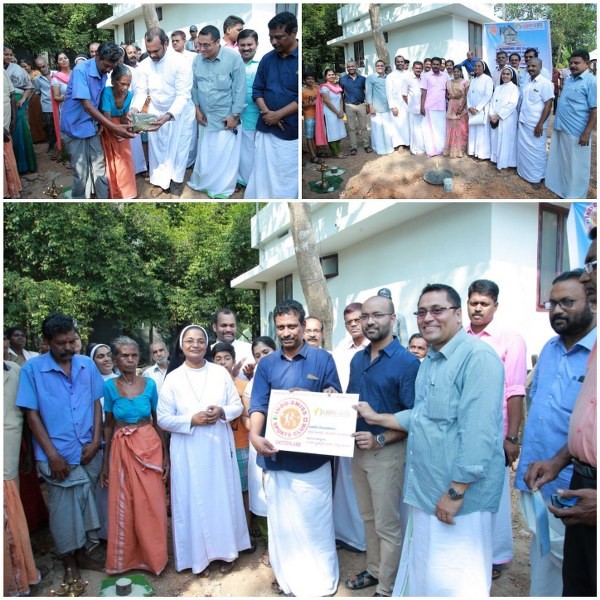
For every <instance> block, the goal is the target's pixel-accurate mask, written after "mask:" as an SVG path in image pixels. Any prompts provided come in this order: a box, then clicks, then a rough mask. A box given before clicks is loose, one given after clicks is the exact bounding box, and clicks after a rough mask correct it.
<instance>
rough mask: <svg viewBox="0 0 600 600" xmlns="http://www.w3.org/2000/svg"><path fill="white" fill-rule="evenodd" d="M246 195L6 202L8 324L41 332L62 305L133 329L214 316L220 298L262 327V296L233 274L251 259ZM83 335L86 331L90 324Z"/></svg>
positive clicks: (81, 316) (86, 318)
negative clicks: (238, 198)
mask: <svg viewBox="0 0 600 600" xmlns="http://www.w3.org/2000/svg"><path fill="white" fill-rule="evenodd" d="M253 213H254V204H249V203H236V204H226V203H220V204H216V203H180V204H170V203H169V204H167V203H163V204H156V205H153V204H145V203H144V204H139V203H123V204H116V203H65V204H55V203H6V204H5V206H4V246H5V247H4V259H5V260H4V265H5V267H4V282H5V289H4V311H5V324H6V325H7V326H8V325H12V324H19V325H22V326H24V327H26V328H27V329H28V330H29V331H30V332H31V331H34V332H37V331H39V329H40V325H41V322H42V320H43V319H44V317H45V316H46V315H47V314H48V313H49V312H50V311H52V310H62V311H64V312H67V313H69V314H71V315H73V316H75V317H76V318H77V319H78V321H80V322H81V323H83V324H84V326H85V325H89V324H90V323H91V322H92V321H93V320H94V319H95V318H99V317H106V318H109V319H115V320H117V321H118V322H120V324H121V326H122V328H123V330H124V331H126V332H129V333H133V332H135V331H136V330H137V329H139V328H140V327H141V326H142V325H154V326H156V327H158V328H159V329H161V330H165V331H167V330H171V331H172V330H173V329H175V328H177V327H178V326H179V325H180V324H181V323H183V322H186V321H187V322H189V321H199V322H200V323H202V324H208V322H209V321H210V317H211V315H212V313H213V312H214V311H215V310H216V309H217V308H219V307H221V306H229V307H231V308H232V309H233V310H235V311H237V312H238V320H239V321H240V323H241V324H243V325H244V326H249V327H250V328H251V330H252V331H253V332H257V330H258V315H259V307H258V296H257V293H256V292H253V291H249V290H233V289H231V287H230V281H231V279H233V278H234V277H236V276H237V275H239V274H241V273H242V272H244V271H246V270H248V269H250V268H252V267H254V266H255V265H256V263H257V260H258V256H257V253H256V251H254V250H252V249H251V248H250V218H251V217H252V215H253ZM84 333H87V331H85V329H84Z"/></svg>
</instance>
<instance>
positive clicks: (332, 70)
mask: <svg viewBox="0 0 600 600" xmlns="http://www.w3.org/2000/svg"><path fill="white" fill-rule="evenodd" d="M329 71H331V72H332V73H333V74H334V75H335V69H332V68H331V67H327V68H326V69H325V70H324V71H323V78H324V79H325V78H327V73H329Z"/></svg>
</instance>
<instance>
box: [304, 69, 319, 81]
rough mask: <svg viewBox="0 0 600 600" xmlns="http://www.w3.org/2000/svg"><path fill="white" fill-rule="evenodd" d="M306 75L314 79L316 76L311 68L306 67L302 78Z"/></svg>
mask: <svg viewBox="0 0 600 600" xmlns="http://www.w3.org/2000/svg"><path fill="white" fill-rule="evenodd" d="M307 77H313V78H314V79H316V78H317V74H316V73H315V71H313V70H312V69H307V70H306V71H304V73H303V74H302V79H306V78H307Z"/></svg>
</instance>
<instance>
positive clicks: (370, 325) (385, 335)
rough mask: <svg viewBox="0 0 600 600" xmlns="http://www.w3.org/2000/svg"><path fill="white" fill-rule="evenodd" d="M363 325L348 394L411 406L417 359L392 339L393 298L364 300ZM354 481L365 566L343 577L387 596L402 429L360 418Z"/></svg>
mask: <svg viewBox="0 0 600 600" xmlns="http://www.w3.org/2000/svg"><path fill="white" fill-rule="evenodd" d="M360 320H361V324H362V330H363V333H364V335H365V337H366V338H367V339H368V340H369V341H370V342H371V343H370V345H369V346H367V347H366V348H365V349H364V350H361V351H359V352H357V353H356V354H355V355H354V357H353V358H352V362H351V363H350V383H349V384H348V390H347V391H348V393H349V394H359V397H360V400H361V401H368V402H369V403H370V404H371V406H372V407H373V408H374V410H376V411H378V412H384V413H396V412H399V411H401V410H406V409H409V408H412V406H413V403H414V398H415V378H416V376H417V371H418V370H419V366H420V364H421V363H420V362H419V360H418V359H417V357H416V356H414V355H413V354H411V353H410V352H409V351H408V350H407V349H406V348H404V347H403V346H401V345H400V342H399V341H398V340H397V339H394V336H393V329H394V323H395V322H396V311H395V310H394V303H393V302H392V301H391V300H390V299H389V298H386V297H384V296H373V297H371V298H369V299H368V300H367V301H366V302H364V303H363V305H362V312H361V315H360ZM354 437H355V438H356V449H355V451H354V457H353V459H352V480H353V482H354V491H355V493H356V500H357V502H358V508H359V511H360V515H361V517H362V519H363V521H364V524H365V536H366V542H367V568H366V570H365V571H362V572H361V573H358V574H357V575H356V576H354V577H353V578H352V579H348V580H347V581H346V587H347V588H348V589H350V590H362V589H364V588H367V587H370V586H374V585H376V586H377V591H376V595H378V596H391V595H392V589H393V587H394V581H395V579H396V573H397V571H398V564H399V562H400V552H401V550H402V527H401V524H400V503H401V501H402V482H403V479H404V463H405V461H406V441H405V440H406V433H405V432H400V431H389V430H388V429H387V428H386V427H381V426H377V425H369V424H368V423H367V422H366V421H365V420H364V419H362V418H359V419H358V422H357V426H356V433H355V434H354Z"/></svg>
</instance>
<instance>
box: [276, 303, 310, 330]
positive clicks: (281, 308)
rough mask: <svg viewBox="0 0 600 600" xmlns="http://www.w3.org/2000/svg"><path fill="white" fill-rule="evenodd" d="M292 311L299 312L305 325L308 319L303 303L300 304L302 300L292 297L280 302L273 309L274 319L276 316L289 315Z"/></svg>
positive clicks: (300, 318)
mask: <svg viewBox="0 0 600 600" xmlns="http://www.w3.org/2000/svg"><path fill="white" fill-rule="evenodd" d="M291 313H295V314H297V315H298V318H299V320H300V323H301V324H302V325H304V322H305V321H306V313H305V312H304V308H303V306H302V304H300V302H297V301H296V300H292V299H291V298H289V299H288V300H284V301H283V302H280V303H279V304H278V305H277V306H276V307H275V308H274V309H273V319H275V318H276V317H281V316H283V315H289V314H291Z"/></svg>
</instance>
